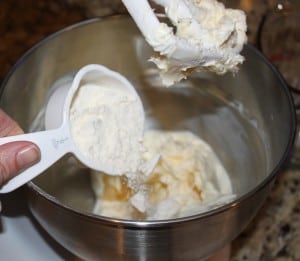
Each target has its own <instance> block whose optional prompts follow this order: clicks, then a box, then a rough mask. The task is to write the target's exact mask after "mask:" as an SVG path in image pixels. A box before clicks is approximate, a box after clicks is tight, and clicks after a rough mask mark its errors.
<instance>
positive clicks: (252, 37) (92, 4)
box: [0, 0, 300, 260]
mask: <svg viewBox="0 0 300 261" xmlns="http://www.w3.org/2000/svg"><path fill="white" fill-rule="evenodd" d="M224 2H225V4H226V5H232V6H237V5H239V6H240V7H241V8H242V9H244V10H245V11H246V12H247V19H248V28H249V29H248V36H249V42H250V43H252V44H257V38H256V36H257V30H258V28H259V24H260V22H261V21H262V17H263V14H265V12H266V10H268V9H270V8H271V7H273V6H274V5H275V3H276V2H279V1H275V0H265V1H263V0H231V1H224ZM123 12H125V9H124V7H123V6H122V4H121V3H120V1H115V0H102V1H101V0H98V1H89V0H52V1H47V0H39V1H35V0H26V1H23V0H20V1H9V0H1V1H0V38H1V41H0V64H1V67H0V79H3V77H4V76H5V75H6V74H7V72H8V71H9V69H10V68H11V67H12V66H13V64H14V63H15V62H16V61H17V60H18V58H19V57H20V56H21V55H22V54H23V53H24V52H25V51H26V50H28V49H29V48H30V47H31V46H32V45H34V44H35V43H37V42H38V41H40V40H41V39H43V38H44V37H46V36H47V35H49V34H51V33H53V32H55V31H57V30H59V29H62V28H64V27H65V26H68V25H71V24H73V23H76V22H79V21H82V20H84V19H87V18H91V17H95V16H101V15H107V14H112V13H123ZM299 246H300V171H299V169H298V168H297V167H296V166H295V165H293V166H292V165H291V164H290V165H288V166H287V167H286V168H285V169H284V170H283V171H282V172H281V173H280V174H279V176H278V178H277V180H276V182H275V184H274V187H273V190H272V192H271V194H270V196H269V197H268V199H267V200H266V202H265V203H264V205H263V207H262V208H261V210H260V211H259V213H258V215H257V216H256V217H255V219H254V220H253V221H252V222H251V223H250V225H249V226H248V227H247V228H246V229H245V231H244V232H243V233H242V234H241V235H240V236H239V237H238V238H237V239H235V240H234V242H233V243H232V253H231V260H300V249H299Z"/></svg>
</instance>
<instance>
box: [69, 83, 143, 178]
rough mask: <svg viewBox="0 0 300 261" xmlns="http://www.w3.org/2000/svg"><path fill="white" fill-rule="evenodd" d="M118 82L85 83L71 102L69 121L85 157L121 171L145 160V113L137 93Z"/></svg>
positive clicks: (128, 169) (76, 141) (131, 170)
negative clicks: (143, 156)
mask: <svg viewBox="0 0 300 261" xmlns="http://www.w3.org/2000/svg"><path fill="white" fill-rule="evenodd" d="M116 84H118V83H117V82H116V81H113V80H109V79H106V80H104V81H103V82H100V83H97V84H83V85H82V86H81V87H80V88H79V90H78V92H77V94H76V97H75V99H74V100H73V103H72V106H71V110H70V125H71V133H72V136H73V138H74V141H75V143H76V144H77V146H78V148H79V150H80V151H81V153H82V154H83V155H84V156H85V157H87V158H89V159H90V160H92V161H94V162H97V163H99V165H100V166H107V167H108V168H109V169H111V173H108V174H111V175H122V174H125V173H129V172H137V170H138V169H139V167H140V165H141V164H142V159H141V154H142V151H143V146H142V139H143V131H144V117H143V115H142V114H141V109H140V108H141V107H140V101H139V99H138V97H137V96H135V95H134V94H133V93H130V92H129V91H128V90H127V89H126V88H125V87H124V86H123V88H122V86H121V87H120V88H118V87H116ZM119 85H120V84H119Z"/></svg>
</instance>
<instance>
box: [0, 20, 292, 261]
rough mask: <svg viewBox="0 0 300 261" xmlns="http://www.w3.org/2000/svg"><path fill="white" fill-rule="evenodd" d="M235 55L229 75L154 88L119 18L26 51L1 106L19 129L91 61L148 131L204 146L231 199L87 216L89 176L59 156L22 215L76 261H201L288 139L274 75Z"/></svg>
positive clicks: (286, 106)
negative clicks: (140, 112)
mask: <svg viewBox="0 0 300 261" xmlns="http://www.w3.org/2000/svg"><path fill="white" fill-rule="evenodd" d="M243 54H244V55H245V57H246V62H245V63H244V65H243V66H242V67H241V70H240V72H239V73H238V74H237V75H235V76H233V75H231V74H228V75H225V76H222V77H220V76H216V75H212V74H197V73H195V74H193V75H192V76H191V78H189V79H188V80H187V81H184V82H182V83H179V84H178V85H177V86H176V87H174V88H167V89H166V88H160V86H159V81H158V80H157V73H156V70H155V68H154V67H153V65H152V64H150V63H149V62H147V59H148V57H149V56H150V55H151V49H150V48H149V47H148V46H147V44H146V43H145V42H144V40H143V38H142V37H141V36H140V34H139V32H138V30H137V28H136V27H135V25H134V24H133V22H132V21H131V20H130V19H129V18H127V17H112V18H107V19H94V20H90V21H86V22H83V23H80V24H78V25H75V26H72V27H70V28H67V29H65V30H63V31H61V32H59V33H57V34H54V35H52V36H50V37H49V38H47V39H46V40H44V41H42V42H41V43H40V44H38V45H37V46H35V47H34V48H33V49H32V50H30V51H29V52H28V53H27V54H25V56H24V57H23V58H22V59H21V61H20V62H19V63H18V64H17V65H16V66H15V67H14V68H13V70H12V71H11V73H10V74H9V76H8V77H7V78H6V80H5V81H4V83H3V87H4V91H3V95H2V100H1V106H2V107H3V108H4V109H5V110H6V111H7V112H8V113H10V114H11V115H12V116H13V117H14V118H15V119H16V120H17V121H18V122H19V123H20V124H21V126H22V127H23V128H24V129H27V130H28V129H29V127H30V125H31V124H32V122H33V121H34V120H35V119H36V118H37V117H38V118H39V119H40V120H41V119H43V108H44V104H45V102H46V100H47V95H48V93H49V89H50V88H51V86H52V85H53V83H54V82H55V81H56V80H57V79H59V78H61V77H62V76H64V75H67V74H69V73H72V72H74V71H76V70H78V69H79V68H80V67H82V66H84V65H86V64H89V63H97V64H103V65H104V66H107V67H108V68H111V69H112V70H115V71H118V72H119V73H121V74H123V75H124V76H125V77H127V78H128V79H129V80H130V81H131V82H132V83H133V85H134V86H135V87H136V88H137V91H138V93H139V94H140V96H141V98H142V101H143V104H144V107H145V111H146V117H147V122H148V124H149V126H147V127H149V128H157V129H163V130H189V131H192V132H193V133H194V134H196V135H198V136H199V137H201V138H202V139H203V140H205V141H206V142H207V143H209V144H210V145H211V146H212V148H213V149H214V151H215V152H216V153H217V155H218V157H219V158H220V160H221V161H222V163H223V165H224V166H225V168H226V170H227V172H228V173H229V175H230V178H231V180H232V183H233V189H234V193H236V194H237V196H238V197H237V199H236V200H235V201H233V202H232V203H230V204H226V205H224V206H221V207H219V208H217V209H214V210H211V211H208V212H205V213H201V214H196V215H193V216H189V217H184V218H178V219H171V220H156V221H138V220H122V219H112V218H107V217H100V216H96V215H93V214H91V210H92V208H93V206H94V201H95V198H94V194H93V191H92V189H91V184H90V175H89V170H88V169H86V168H83V167H82V166H79V165H77V164H74V158H73V157H72V156H66V157H64V158H63V159H62V160H60V161H59V162H58V163H57V164H56V165H55V166H53V167H51V168H50V169H49V170H48V171H46V172H45V173H44V174H42V175H41V176H40V177H39V178H38V179H36V180H34V181H33V182H31V183H29V184H28V186H27V189H26V191H27V196H28V202H29V206H30V209H31V211H32V213H33V215H34V216H35V218H36V219H37V220H38V222H39V223H40V224H41V225H42V227H43V228H44V229H45V230H46V231H47V232H48V233H49V234H50V235H51V236H52V237H53V238H54V239H56V240H57V241H58V242H59V243H60V244H62V245H63V246H64V247H65V248H66V249H68V250H70V251H71V252H73V253H74V254H76V255H78V256H79V257H81V258H84V259H100V260H102V259H103V260H117V259H122V260H123V259H128V260H144V259H145V260H168V259H172V260H199V259H201V258H205V257H207V256H209V255H210V254H212V253H213V252H215V251H216V250H218V249H220V248H222V247H223V246H224V245H226V244H227V243H228V242H230V241H231V240H232V239H233V238H235V237H236V236H237V235H238V234H239V233H240V232H241V231H242V230H243V228H244V227H245V226H246V225H247V224H248V223H249V222H250V220H251V219H252V218H253V216H254V215H255V213H256V212H257V210H258V209H259V207H260V206H261V204H262V202H263V200H264V199H265V197H266V196H267V194H268V191H269V189H270V186H271V184H272V181H273V180H274V178H275V176H276V173H277V172H278V170H279V168H280V167H281V166H282V164H283V163H284V161H285V159H286V158H287V156H288V154H289V152H290V149H291V145H292V142H293V138H294V133H295V115H294V107H293V103H292V99H291V96H290V94H289V91H288V89H287V87H286V85H285V83H284V81H283V80H282V78H281V76H280V75H279V74H278V72H277V71H276V70H275V69H274V68H273V67H272V66H271V65H270V64H269V63H268V62H267V61H266V60H265V59H264V57H262V56H261V54H260V53H258V52H257V51H256V50H255V49H254V48H253V47H251V46H245V50H244V52H243ZM33 97H34V102H33ZM12 101H14V102H13V103H12ZM15 103H17V104H19V106H18V107H16V106H12V105H11V104H15ZM279 108H280V109H279ZM282 122H285V124H282ZM36 126H38V124H37V125H36ZM38 127H41V128H43V126H41V125H39V126H38Z"/></svg>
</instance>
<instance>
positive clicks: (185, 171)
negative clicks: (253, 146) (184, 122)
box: [92, 130, 234, 220]
mask: <svg viewBox="0 0 300 261" xmlns="http://www.w3.org/2000/svg"><path fill="white" fill-rule="evenodd" d="M144 145H145V147H146V148H147V152H145V153H144V159H145V160H146V161H147V160H148V159H151V158H152V157H153V155H155V154H157V153H160V154H161V157H160V160H159V162H158V164H157V165H156V167H155V168H154V170H153V172H152V173H150V174H148V175H143V174H141V175H140V176H139V178H140V180H139V181H138V182H137V184H138V186H134V184H133V183H132V182H128V178H127V177H126V176H120V177H116V176H115V177H113V176H108V175H105V174H103V173H99V172H93V173H92V185H93V188H94V191H95V194H96V197H97V201H96V205H95V209H94V212H95V213H96V214H99V215H103V216H108V217H115V218H125V219H146V220H155V219H168V218H176V217H183V216H187V215H191V214H196V213H200V212H203V211H206V210H209V209H211V208H215V207H217V206H219V205H220V204H224V203H226V202H228V201H229V200H231V199H232V198H233V197H234V195H233V193H232V187H231V182H230V179H229V177H228V174H227V172H226V170H225V169H224V167H223V166H222V164H221V162H220V161H219V159H218V157H217V156H216V154H215V153H214V152H213V150H212V148H211V147H210V146H209V145H208V144H207V143H205V142H204V141H203V140H201V139H200V138H199V137H197V136H196V135H194V134H192V133H191V132H189V131H159V130H150V131H147V132H146V133H145V135H144Z"/></svg>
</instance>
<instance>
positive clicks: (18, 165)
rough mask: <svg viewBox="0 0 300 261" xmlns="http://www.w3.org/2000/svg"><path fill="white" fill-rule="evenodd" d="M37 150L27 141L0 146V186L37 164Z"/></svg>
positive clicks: (38, 158)
mask: <svg viewBox="0 0 300 261" xmlns="http://www.w3.org/2000/svg"><path fill="white" fill-rule="evenodd" d="M40 158H41V154H40V150H39V148H38V147H37V146H36V145H35V144H33V143H31V142H27V141H18V142H10V143H6V144H3V145H1V146H0V186H1V185H3V184H4V183H5V182H7V181H8V180H9V179H11V178H12V177H14V176H16V175H17V174H18V173H20V172H21V171H23V170H25V169H27V168H29V167H30V166H32V165H33V164H35V163H37V162H39V160H40Z"/></svg>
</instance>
